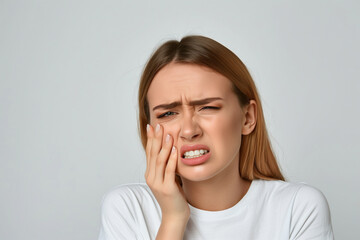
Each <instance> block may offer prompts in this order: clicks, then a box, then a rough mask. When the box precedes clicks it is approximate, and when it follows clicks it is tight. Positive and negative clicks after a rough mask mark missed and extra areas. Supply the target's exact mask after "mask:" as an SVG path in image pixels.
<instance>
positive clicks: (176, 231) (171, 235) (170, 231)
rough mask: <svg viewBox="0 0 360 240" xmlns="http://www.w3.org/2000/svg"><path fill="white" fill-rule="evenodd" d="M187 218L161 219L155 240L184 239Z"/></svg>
mask: <svg viewBox="0 0 360 240" xmlns="http://www.w3.org/2000/svg"><path fill="white" fill-rule="evenodd" d="M187 222H188V218H186V219H183V220H175V219H164V218H163V219H162V221H161V225H160V228H159V231H158V233H157V236H156V240H163V239H172V240H182V239H183V238H184V233H185V228H186V224H187Z"/></svg>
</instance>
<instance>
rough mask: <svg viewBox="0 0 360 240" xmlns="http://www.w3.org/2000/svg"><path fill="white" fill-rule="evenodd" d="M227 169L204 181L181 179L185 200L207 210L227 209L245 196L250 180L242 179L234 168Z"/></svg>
mask: <svg viewBox="0 0 360 240" xmlns="http://www.w3.org/2000/svg"><path fill="white" fill-rule="evenodd" d="M228 169H229V170H228V171H223V172H222V173H221V174H219V175H216V176H215V177H213V178H210V179H207V180H205V181H198V182H194V181H189V180H187V179H182V183H183V186H182V188H183V190H184V193H185V196H186V198H187V201H188V202H189V203H190V204H191V205H192V206H193V207H196V208H199V209H202V210H207V211H220V210H224V209H228V208H230V207H232V206H234V205H235V204H236V203H238V202H239V201H240V200H241V199H242V198H243V197H244V196H245V194H246V192H247V190H248V189H249V187H250V184H251V181H247V180H244V179H242V178H241V177H240V173H239V171H234V168H228ZM235 169H238V168H235Z"/></svg>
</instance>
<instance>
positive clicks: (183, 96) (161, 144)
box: [145, 63, 256, 239]
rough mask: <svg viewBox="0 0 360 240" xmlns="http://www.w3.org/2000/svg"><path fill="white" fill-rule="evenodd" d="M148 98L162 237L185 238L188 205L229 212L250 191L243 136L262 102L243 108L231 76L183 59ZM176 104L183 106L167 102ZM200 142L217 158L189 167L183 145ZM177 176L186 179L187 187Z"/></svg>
mask: <svg viewBox="0 0 360 240" xmlns="http://www.w3.org/2000/svg"><path fill="white" fill-rule="evenodd" d="M209 98H211V99H210V100H208V101H206V102H201V103H199V102H198V103H197V104H196V105H194V104H193V103H194V101H197V100H202V99H209ZM147 99H148V102H149V107H150V125H148V128H147V129H148V132H147V133H148V143H147V147H146V156H147V169H146V173H145V178H146V182H147V184H148V185H149V187H150V189H151V190H152V192H153V193H154V195H155V197H156V199H157V201H158V202H159V205H160V207H161V210H162V216H163V218H162V223H161V226H160V229H159V232H158V236H157V239H162V238H163V239H166V237H170V236H171V238H172V239H174V236H178V238H179V239H182V237H183V234H184V231H185V227H186V223H187V221H188V219H189V216H190V210H189V206H188V203H190V204H191V205H192V206H194V207H197V208H200V209H203V210H208V211H219V210H224V209H227V208H230V207H232V206H234V205H235V204H236V203H237V202H239V201H240V200H241V198H242V197H243V196H244V195H245V194H246V192H247V190H248V189H249V186H250V182H248V181H246V180H244V179H242V178H241V177H240V174H239V150H240V146H241V137H242V135H247V134H250V133H251V132H252V131H253V129H254V128H255V125H256V103H255V101H253V100H251V101H250V104H248V105H247V106H240V103H239V101H238V98H237V96H236V95H235V93H234V92H233V90H232V83H231V82H230V80H228V79H227V78H226V77H224V76H223V75H221V74H219V73H217V72H215V71H213V70H212V69H209V68H207V67H203V66H199V65H194V64H182V63H170V64H168V65H166V66H165V67H164V68H162V69H161V70H160V71H159V72H158V73H157V74H156V76H155V77H154V79H153V81H152V83H151V85H150V88H149V91H148V94H147ZM173 102H177V103H178V104H176V106H163V105H164V104H165V105H168V104H169V103H173ZM160 105H162V107H161V106H160ZM194 144H202V145H206V146H208V147H209V149H210V153H211V156H210V158H209V159H208V160H207V161H206V162H205V163H202V164H199V165H195V166H188V165H186V164H184V163H183V162H182V161H181V156H180V155H181V154H180V149H181V147H182V146H183V145H194ZM175 175H179V176H180V177H181V180H182V183H183V185H182V187H180V185H179V184H178V183H177V182H176V180H175V179H176V178H175ZM224 196H226V197H224ZM209 199H211V201H209ZM167 234H170V235H167Z"/></svg>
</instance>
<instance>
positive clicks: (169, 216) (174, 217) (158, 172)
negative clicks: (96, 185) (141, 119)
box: [145, 124, 190, 237]
mask: <svg viewBox="0 0 360 240" xmlns="http://www.w3.org/2000/svg"><path fill="white" fill-rule="evenodd" d="M147 137H148V139H147V145H146V162H147V167H146V172H145V179H146V183H147V185H148V186H149V187H150V189H151V191H152V192H153V194H154V195H155V197H156V200H157V201H158V203H159V205H160V207H161V212H162V222H161V227H160V230H159V232H160V231H161V230H162V229H163V230H164V229H167V230H169V231H170V229H172V230H174V231H176V232H177V231H179V230H180V228H182V229H181V231H184V230H185V226H186V223H187V221H188V219H189V216H190V209H189V205H188V203H187V201H186V199H185V195H184V192H183V190H182V188H181V186H180V184H179V183H178V182H177V181H176V174H175V170H176V165H177V150H176V148H175V146H173V138H172V137H171V136H170V135H167V136H166V137H165V143H164V145H162V141H163V128H162V126H160V125H159V124H158V125H157V126H156V129H155V131H154V129H153V128H152V127H151V126H150V125H148V126H147ZM165 226H166V227H165ZM174 227H175V228H176V230H175V229H174ZM169 231H167V232H169ZM173 233H174V232H173ZM173 237H174V236H173Z"/></svg>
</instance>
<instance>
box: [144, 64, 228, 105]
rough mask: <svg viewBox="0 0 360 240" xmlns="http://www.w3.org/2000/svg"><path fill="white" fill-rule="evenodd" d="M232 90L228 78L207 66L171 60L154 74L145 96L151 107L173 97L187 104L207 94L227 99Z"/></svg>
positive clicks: (207, 96)
mask: <svg viewBox="0 0 360 240" xmlns="http://www.w3.org/2000/svg"><path fill="white" fill-rule="evenodd" d="M231 93H233V91H232V83H231V81H230V80H228V79H227V78H226V77H225V76H223V75H221V74H220V73H217V72H215V71H214V70H212V69H210V68H208V67H204V66H200V65H195V64H186V63H170V64H168V65H166V66H165V67H164V68H162V69H161V70H160V71H159V72H158V73H157V74H156V75H155V77H154V79H153V81H152V83H151V84H150V87H149V90H148V93H147V99H148V102H149V105H150V108H151V107H152V106H154V105H157V104H162V103H168V102H173V101H181V102H183V103H184V104H186V102H188V101H192V100H198V99H203V98H210V97H221V98H224V99H226V97H227V96H229V94H231Z"/></svg>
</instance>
